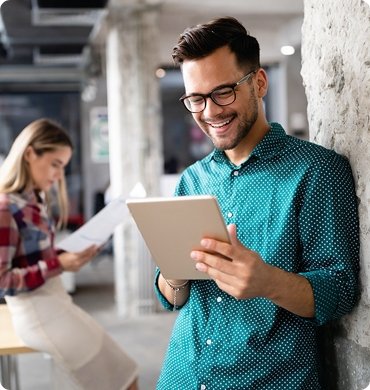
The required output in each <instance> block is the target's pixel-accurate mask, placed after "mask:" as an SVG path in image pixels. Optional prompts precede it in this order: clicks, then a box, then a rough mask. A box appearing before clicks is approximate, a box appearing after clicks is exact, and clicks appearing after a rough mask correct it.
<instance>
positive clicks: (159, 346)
mask: <svg viewBox="0 0 370 390" xmlns="http://www.w3.org/2000/svg"><path fill="white" fill-rule="evenodd" d="M75 281H76V290H75V292H74V294H73V299H74V301H75V302H76V303H77V304H78V305H80V306H81V307H82V308H83V309H85V310H86V311H87V312H89V313H90V314H91V315H92V316H93V317H94V318H95V319H96V320H97V321H98V322H100V323H101V324H102V325H103V326H104V328H105V329H106V330H107V331H108V333H109V334H110V335H111V336H112V337H113V338H114V339H116V340H117V341H118V342H119V343H120V345H122V346H123V348H124V349H125V350H126V351H127V352H128V353H129V354H130V355H131V356H132V357H133V358H134V359H135V360H136V361H137V362H138V364H139V369H140V373H139V386H140V390H152V389H155V384H156V381H157V378H158V375H159V372H160V368H161V364H162V360H163V357H164V354H165V351H166V347H167V343H168V339H169V336H170V333H171V329H172V326H173V322H174V320H175V316H176V315H175V314H173V313H168V312H160V313H158V314H150V315H149V314H148V315H142V316H140V317H136V318H132V319H122V318H119V317H118V316H117V313H116V309H115V305H114V287H113V261H112V258H111V257H110V256H103V257H101V258H99V259H97V260H95V261H94V262H93V263H92V264H88V265H87V266H85V268H83V269H82V270H80V271H79V273H78V274H76V279H75ZM18 370H19V378H20V390H51V389H53V365H52V363H51V361H50V359H49V358H48V356H45V355H43V354H41V353H31V354H24V355H20V356H19V357H18ZM66 390H68V389H66ZM102 390H109V389H102Z"/></svg>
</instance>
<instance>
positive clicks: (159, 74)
mask: <svg viewBox="0 0 370 390" xmlns="http://www.w3.org/2000/svg"><path fill="white" fill-rule="evenodd" d="M155 75H156V76H157V77H158V78H159V79H162V78H163V77H164V76H166V71H165V70H164V69H163V68H158V69H157V70H156V72H155Z"/></svg>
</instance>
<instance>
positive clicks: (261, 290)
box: [191, 225, 315, 317]
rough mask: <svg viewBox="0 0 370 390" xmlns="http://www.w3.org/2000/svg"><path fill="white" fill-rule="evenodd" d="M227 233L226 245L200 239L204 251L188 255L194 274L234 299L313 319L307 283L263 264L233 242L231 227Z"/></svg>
mask: <svg viewBox="0 0 370 390" xmlns="http://www.w3.org/2000/svg"><path fill="white" fill-rule="evenodd" d="M228 231H229V235H230V243H225V242H222V241H217V240H214V239H210V238H204V239H203V240H202V241H201V246H202V247H203V248H204V251H199V250H198V251H193V252H191V257H192V258H193V259H194V260H195V261H196V268H197V269H198V271H201V272H205V273H207V274H208V275H209V276H210V277H211V278H212V279H213V280H214V281H215V282H216V283H217V285H218V287H219V288H220V289H221V290H223V291H225V292H226V293H227V294H229V295H231V296H233V297H235V298H237V299H249V298H256V297H262V298H267V299H269V300H271V301H272V302H274V303H275V304H276V305H278V306H281V307H283V308H284V309H286V310H289V311H291V312H292V313H294V314H297V315H300V316H302V317H313V316H314V314H315V305H314V296H313V290H312V287H311V285H310V283H309V282H308V280H307V279H306V278H304V277H303V276H301V275H298V274H294V273H291V272H287V271H284V270H282V269H280V268H277V267H274V266H272V265H269V264H267V263H265V262H264V261H263V260H262V258H261V257H260V255H259V254H258V253H257V252H254V251H252V250H250V249H248V248H246V247H245V246H243V244H242V243H241V242H240V241H239V240H238V239H237V235H236V226H235V225H229V226H228Z"/></svg>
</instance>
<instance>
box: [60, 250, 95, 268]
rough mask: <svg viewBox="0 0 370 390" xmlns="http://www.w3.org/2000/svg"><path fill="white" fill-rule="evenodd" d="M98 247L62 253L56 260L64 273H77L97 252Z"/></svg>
mask: <svg viewBox="0 0 370 390" xmlns="http://www.w3.org/2000/svg"><path fill="white" fill-rule="evenodd" d="M99 250H100V247H99V246H96V245H92V246H90V247H88V248H87V249H85V250H83V251H81V252H63V253H61V254H60V255H59V256H58V260H59V262H60V264H61V266H62V268H63V270H64V271H71V272H77V271H79V269H80V268H81V267H82V266H83V265H85V264H86V263H88V262H89V261H90V260H91V259H92V258H93V257H94V256H96V255H97V253H98V252H99Z"/></svg>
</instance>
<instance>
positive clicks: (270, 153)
mask: <svg viewBox="0 0 370 390" xmlns="http://www.w3.org/2000/svg"><path fill="white" fill-rule="evenodd" d="M269 125H270V130H269V131H268V133H267V134H266V135H265V136H264V137H263V139H262V140H261V141H260V142H259V144H258V145H257V146H256V147H255V148H254V149H253V151H252V153H251V155H250V157H249V159H248V160H250V159H251V158H252V159H255V158H257V159H261V160H267V159H270V158H273V157H275V156H278V155H279V154H280V153H281V152H282V151H283V149H284V145H285V143H286V137H287V135H286V133H285V131H284V129H283V128H282V126H281V125H280V124H279V123H276V122H271V123H269ZM211 160H215V161H218V162H225V161H229V160H228V158H227V157H226V154H225V152H224V151H222V150H220V149H214V150H213V152H212V153H210V154H209V155H208V156H207V157H206V158H205V162H210V161H211Z"/></svg>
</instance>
